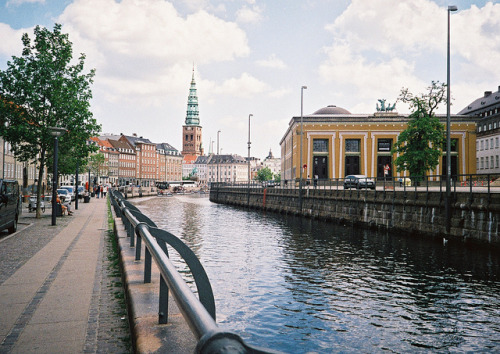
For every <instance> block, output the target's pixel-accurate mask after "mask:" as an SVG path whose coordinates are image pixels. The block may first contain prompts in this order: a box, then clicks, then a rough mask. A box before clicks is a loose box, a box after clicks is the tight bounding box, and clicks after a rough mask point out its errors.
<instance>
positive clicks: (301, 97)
mask: <svg viewBox="0 0 500 354" xmlns="http://www.w3.org/2000/svg"><path fill="white" fill-rule="evenodd" d="M304 89H307V86H302V87H301V88H300V166H299V173H300V177H299V210H300V211H302V136H303V135H304V129H303V125H304V122H303V120H304Z"/></svg>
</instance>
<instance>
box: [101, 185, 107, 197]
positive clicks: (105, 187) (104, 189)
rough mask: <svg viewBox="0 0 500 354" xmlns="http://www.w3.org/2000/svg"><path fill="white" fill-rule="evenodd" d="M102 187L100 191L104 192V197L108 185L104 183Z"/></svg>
mask: <svg viewBox="0 0 500 354" xmlns="http://www.w3.org/2000/svg"><path fill="white" fill-rule="evenodd" d="M102 188H103V190H102V192H103V194H104V198H106V193H107V192H108V185H107V184H105V185H104V186H103V187H102Z"/></svg>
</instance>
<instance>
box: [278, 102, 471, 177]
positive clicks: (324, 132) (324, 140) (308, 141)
mask: <svg viewBox="0 0 500 354" xmlns="http://www.w3.org/2000/svg"><path fill="white" fill-rule="evenodd" d="M439 119H440V121H441V122H442V123H446V116H439ZM408 120H409V118H408V116H407V115H401V114H398V113H396V112H385V111H384V112H377V113H374V114H351V113H350V112H349V111H347V110H346V109H343V108H340V107H336V106H328V107H324V108H321V109H319V110H318V111H316V112H314V113H313V114H309V115H305V116H303V118H302V122H303V130H304V135H303V141H302V167H303V171H302V177H303V178H314V176H315V175H317V176H318V178H320V179H331V178H343V177H345V176H346V175H350V174H364V175H366V176H368V177H384V166H386V165H389V167H390V170H389V177H392V176H395V177H403V176H406V175H407V173H408V172H401V173H399V172H395V168H394V165H393V162H394V160H395V158H396V155H395V154H392V153H391V149H392V147H393V145H394V143H395V142H396V141H397V139H398V136H399V134H400V133H401V132H402V131H403V130H404V129H405V128H406V124H407V122H408ZM300 131H301V117H293V118H292V119H291V121H290V123H289V126H288V129H287V131H286V132H285V135H284V136H283V138H282V139H281V141H280V145H281V159H282V161H281V172H282V176H281V178H282V179H287V180H290V179H295V178H299V177H300V175H299V174H300V168H299V165H300V147H301V143H300ZM451 139H452V140H453V141H455V144H453V143H452V145H453V146H454V147H455V148H453V149H452V152H451V153H452V156H451V163H452V166H451V167H452V175H455V174H469V173H476V118H474V117H470V116H458V115H454V116H452V117H451ZM443 162H446V156H445V155H443V157H442V160H441V163H440V164H439V166H437V168H436V170H435V171H429V174H430V175H442V174H443V172H444V171H445V166H444V165H443ZM432 179H438V177H433V178H432Z"/></svg>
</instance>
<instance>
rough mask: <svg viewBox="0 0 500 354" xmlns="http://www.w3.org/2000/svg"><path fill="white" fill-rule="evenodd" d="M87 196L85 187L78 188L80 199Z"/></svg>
mask: <svg viewBox="0 0 500 354" xmlns="http://www.w3.org/2000/svg"><path fill="white" fill-rule="evenodd" d="M85 194H86V191H85V187H84V186H78V199H82V198H83V196H84V195H85Z"/></svg>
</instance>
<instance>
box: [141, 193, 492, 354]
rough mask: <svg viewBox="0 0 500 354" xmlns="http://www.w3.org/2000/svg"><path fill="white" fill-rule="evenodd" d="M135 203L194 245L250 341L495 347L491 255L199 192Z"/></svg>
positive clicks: (282, 345)
mask: <svg viewBox="0 0 500 354" xmlns="http://www.w3.org/2000/svg"><path fill="white" fill-rule="evenodd" d="M139 206H140V207H141V208H143V209H144V211H145V212H146V213H147V214H148V215H149V216H151V218H152V219H153V220H154V221H155V222H157V224H158V225H159V227H162V228H165V229H166V230H168V231H170V232H172V233H173V234H175V235H177V236H179V237H181V238H182V239H183V240H184V241H185V242H186V243H187V244H188V245H190V246H192V247H193V248H194V249H195V252H196V254H197V255H198V256H199V258H200V260H201V262H202V263H203V265H204V267H205V268H206V270H207V273H208V276H209V278H210V280H211V282H212V286H213V289H214V293H215V296H216V306H217V313H218V314H217V317H218V322H219V324H220V326H222V327H225V328H227V329H229V330H234V331H236V332H238V333H239V334H240V335H242V337H244V338H245V339H246V340H249V341H250V342H251V343H254V344H257V345H263V346H266V347H270V348H276V349H280V350H283V351H286V352H294V353H295V352H308V351H315V352H325V353H326V352H331V351H348V352H352V351H362V352H372V351H381V350H391V351H396V352H401V351H419V350H422V351H424V350H432V351H478V350H481V351H495V350H496V349H498V348H499V346H500V319H499V318H500V317H499V315H500V310H499V307H498V304H499V300H500V295H499V294H500V282H499V274H500V267H499V264H500V262H499V255H498V253H496V252H494V251H489V250H484V249H472V248H470V247H469V248H465V247H462V246H461V245H453V244H448V245H446V246H444V245H443V244H442V243H441V242H440V241H438V240H437V241H433V240H429V239H422V238H415V237H407V236H405V235H392V234H387V233H376V232H372V231H367V230H356V229H353V228H350V227H342V226H338V225H335V224H333V223H324V222H318V221H314V220H310V219H301V218H294V217H283V216H281V215H274V214H267V215H266V214H262V213H259V212H254V211H251V212H248V211H246V210H243V209H234V208H231V207H227V206H222V205H216V204H212V203H210V202H209V201H208V200H207V199H204V198H201V199H200V198H197V197H194V198H193V197H188V196H183V197H174V198H163V199H162V198H155V199H151V200H148V201H145V202H142V203H141V204H140V205H139Z"/></svg>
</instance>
